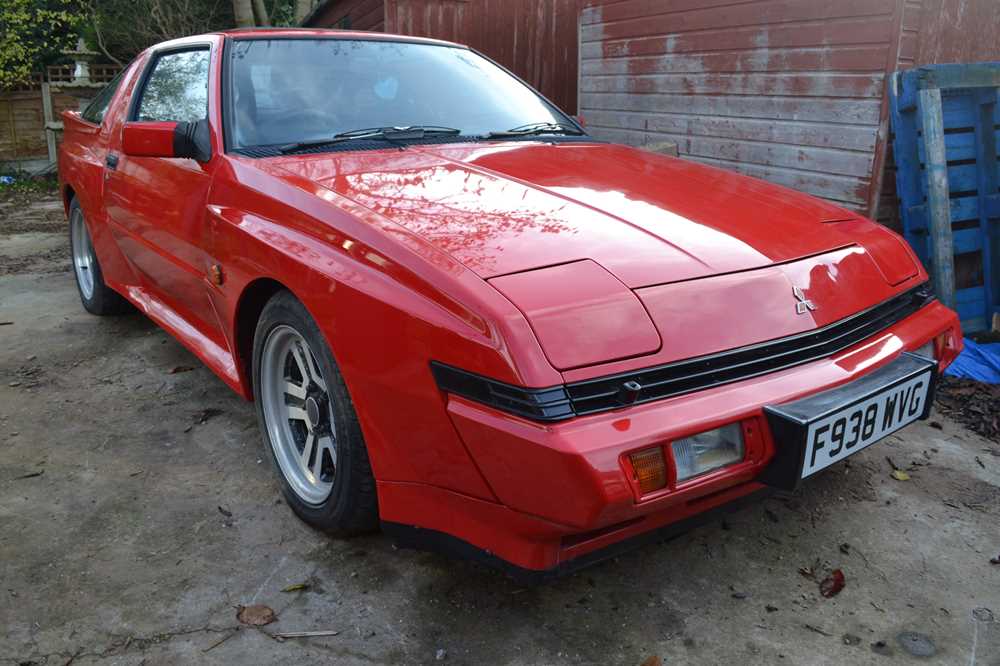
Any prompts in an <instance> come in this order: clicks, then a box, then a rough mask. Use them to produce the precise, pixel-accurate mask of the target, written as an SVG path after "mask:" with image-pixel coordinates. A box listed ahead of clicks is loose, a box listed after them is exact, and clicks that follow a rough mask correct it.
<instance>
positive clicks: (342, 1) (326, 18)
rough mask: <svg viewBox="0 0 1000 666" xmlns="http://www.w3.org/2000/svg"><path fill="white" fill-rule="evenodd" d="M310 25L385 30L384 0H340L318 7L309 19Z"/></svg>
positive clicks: (345, 28)
mask: <svg viewBox="0 0 1000 666" xmlns="http://www.w3.org/2000/svg"><path fill="white" fill-rule="evenodd" d="M308 25H312V26H322V27H324V28H341V29H344V30H371V31H375V32H383V31H384V30H385V2H384V1H383V0H338V1H337V2H327V3H325V4H323V5H321V6H320V7H318V8H317V9H316V10H315V11H314V12H313V14H312V15H311V16H310V17H309V19H308Z"/></svg>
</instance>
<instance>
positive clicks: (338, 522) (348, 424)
mask: <svg viewBox="0 0 1000 666" xmlns="http://www.w3.org/2000/svg"><path fill="white" fill-rule="evenodd" d="M277 327H291V328H293V329H295V331H296V332H297V333H298V334H299V335H301V336H302V338H303V339H305V341H306V342H307V343H308V345H309V347H310V349H311V350H312V351H313V356H314V358H315V360H316V362H317V364H318V369H319V371H320V373H322V376H323V380H324V382H325V383H326V388H327V395H328V396H329V403H330V407H331V410H332V415H333V424H334V425H333V430H334V432H335V435H336V437H335V442H334V446H335V447H336V450H337V458H336V459H337V464H336V472H335V474H334V476H333V486H332V488H331V490H330V493H329V495H328V496H327V498H326V499H325V500H324V501H322V502H321V503H319V504H313V503H308V502H306V501H304V500H303V499H302V498H301V497H300V496H299V495H298V494H297V493H296V491H295V490H294V489H293V487H292V485H291V484H290V483H289V480H288V479H287V478H286V477H285V474H284V472H283V471H282V469H281V466H280V464H279V463H278V460H277V457H276V453H275V448H274V446H273V445H272V442H271V434H270V430H269V428H268V424H267V422H266V420H265V409H264V405H263V402H262V398H261V392H262V391H261V367H262V353H263V351H264V348H265V342H266V340H267V338H268V335H269V334H270V333H271V332H272V331H274V330H275V329H276V328H277ZM253 392H254V401H255V403H256V408H257V423H258V425H259V427H260V431H261V437H262V439H263V444H264V448H265V450H266V452H267V456H268V457H269V458H270V460H271V464H272V466H273V468H274V470H275V474H276V475H277V477H278V480H279V482H280V484H281V491H282V494H283V495H284V497H285V500H286V501H287V502H288V505H289V506H290V507H291V508H292V510H293V511H294V512H295V513H296V515H298V516H299V518H301V519H302V520H303V521H305V522H306V523H308V524H309V525H311V526H313V527H315V528H317V529H320V530H323V531H325V532H329V533H332V534H335V535H339V536H350V535H354V534H360V533H364V532H370V531H373V530H376V529H377V528H378V524H379V523H378V498H377V495H376V490H375V477H374V475H373V474H372V470H371V465H370V463H369V461H368V449H367V447H366V446H365V441H364V437H363V436H362V434H361V426H360V425H359V424H358V417H357V414H356V413H355V411H354V405H353V403H352V401H351V396H350V394H349V393H348V391H347V386H346V385H345V384H344V378H343V376H342V375H341V374H340V369H339V368H338V367H337V363H336V361H335V360H334V358H333V354H332V353H331V352H330V348H329V347H328V345H327V344H326V340H325V338H324V336H323V334H322V332H321V331H320V330H319V327H318V326H317V325H316V322H315V321H314V320H313V318H312V317H311V316H310V315H309V312H308V311H307V310H306V308H305V306H303V305H302V303H300V302H299V301H298V299H296V298H295V297H294V296H293V295H292V294H291V293H289V292H287V291H282V292H279V293H277V294H275V295H274V296H273V297H272V298H271V300H269V301H268V302H267V304H266V305H265V306H264V310H263V312H262V313H261V316H260V319H258V321H257V328H256V330H255V332H254V339H253Z"/></svg>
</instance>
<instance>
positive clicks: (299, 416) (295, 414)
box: [288, 405, 312, 431]
mask: <svg viewBox="0 0 1000 666" xmlns="http://www.w3.org/2000/svg"><path fill="white" fill-rule="evenodd" d="M288 418H289V419H290V420H292V421H303V422H304V423H305V424H306V427H307V428H309V430H310V431H312V426H310V425H309V416H308V415H307V414H306V410H304V409H302V408H301V407H296V406H294V405H289V406H288Z"/></svg>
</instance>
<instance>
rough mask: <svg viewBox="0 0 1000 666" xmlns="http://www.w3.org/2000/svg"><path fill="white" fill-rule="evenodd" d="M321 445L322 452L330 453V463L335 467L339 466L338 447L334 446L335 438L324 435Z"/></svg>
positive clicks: (320, 441)
mask: <svg viewBox="0 0 1000 666" xmlns="http://www.w3.org/2000/svg"><path fill="white" fill-rule="evenodd" d="M319 443H320V447H321V448H320V451H329V452H330V462H332V463H333V466H334V467H336V466H337V447H336V446H334V441H333V437H331V436H330V435H324V436H323V437H321V438H320V440H319Z"/></svg>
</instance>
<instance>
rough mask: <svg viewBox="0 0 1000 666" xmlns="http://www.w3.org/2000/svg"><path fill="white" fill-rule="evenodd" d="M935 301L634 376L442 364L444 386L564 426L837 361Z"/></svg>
mask: <svg viewBox="0 0 1000 666" xmlns="http://www.w3.org/2000/svg"><path fill="white" fill-rule="evenodd" d="M932 299H933V293H932V292H931V290H930V288H929V286H928V285H927V284H926V283H925V284H923V285H920V286H918V287H916V288H914V289H911V290H909V291H907V292H905V293H902V294H900V295H899V296H896V297H894V298H891V299H889V300H888V301H885V302H884V303H880V304H878V305H876V306H874V307H872V308H869V309H868V310H865V311H863V312H859V313H858V314H856V315H853V316H851V317H848V318H846V319H841V320H840V321H838V322H835V323H833V324H830V325H829V326H825V327H823V328H819V329H816V330H814V331H808V332H806V333H799V334H796V335H791V336H788V337H784V338H778V339H776V340H770V341H768V342H762V343H759V344H755V345H749V346H746V347H740V348H738V349H732V350H728V351H724V352H719V353H717V354H710V355H707V356H699V357H696V358H690V359H685V360H683V361H675V362H673V363H669V364H666V365H661V366H657V367H653V368H645V369H642V370H636V371H633V372H627V373H622V374H618V375H611V376H607V377H599V378H597V379H588V380H586V381H581V382H573V383H570V384H566V385H564V386H553V387H551V388H543V389H528V388H523V387H518V386H513V385H511V384H506V383H503V382H498V381H496V380H493V379H488V378H486V377H481V376H479V375H475V374H472V373H469V372H465V371H464V370H459V369H457V368H452V367H450V366H447V365H443V364H440V363H432V364H431V369H432V371H433V373H434V377H435V379H436V380H437V383H438V386H439V387H440V388H441V389H442V390H445V391H448V392H450V393H454V394H456V395H460V396H463V397H466V398H469V399H470V400H474V401H476V402H481V403H483V404H485V405H489V406H491V407H495V408H497V409H499V410H502V411H505V412H509V413H511V414H517V415H519V416H524V417H526V418H529V419H532V420H535V421H560V420H563V419H568V418H571V417H573V416H581V415H584V414H594V413H596V412H604V411H609V410H613V409H620V408H622V407H625V406H628V405H633V404H640V403H644V402H651V401H653V400H662V399H664V398H669V397H672V396H676V395H681V394H684V393H691V392H693V391H700V390H703V389H707V388H712V387H713V386H720V385H722V384H729V383H732V382H737V381H740V380H743V379H750V378H751V377H757V376H759V375H764V374H767V373H770V372H776V371H778V370H784V369H786V368H791V367H794V366H796V365H802V364H803V363H809V362H810V361H815V360H818V359H821V358H826V357H828V356H832V355H833V354H836V353H838V352H840V351H843V350H844V349H847V348H848V347H851V346H853V345H855V344H857V343H859V342H861V341H863V340H865V339H867V338H869V337H871V336H873V335H875V334H876V333H878V332H879V331H882V330H885V329H886V328H888V327H889V326H892V325H893V324H895V323H896V322H898V321H900V320H902V319H904V318H906V317H908V316H910V315H911V314H913V313H914V312H916V311H917V310H919V309H920V308H922V307H923V306H925V305H927V303H929V302H930V301H931V300H932Z"/></svg>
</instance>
